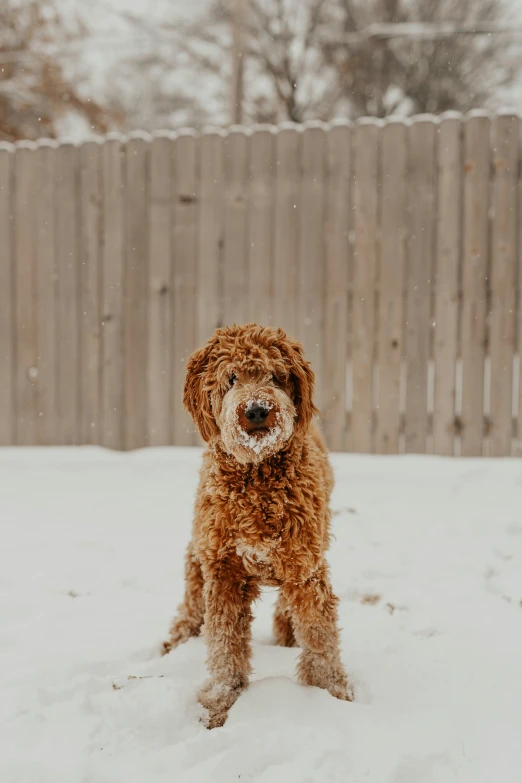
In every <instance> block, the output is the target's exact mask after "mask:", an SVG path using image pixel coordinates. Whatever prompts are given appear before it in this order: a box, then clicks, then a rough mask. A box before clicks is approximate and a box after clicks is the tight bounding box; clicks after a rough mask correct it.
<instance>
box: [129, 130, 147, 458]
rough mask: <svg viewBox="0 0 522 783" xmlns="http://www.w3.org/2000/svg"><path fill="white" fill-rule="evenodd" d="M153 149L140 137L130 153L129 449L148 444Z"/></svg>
mask: <svg viewBox="0 0 522 783" xmlns="http://www.w3.org/2000/svg"><path fill="white" fill-rule="evenodd" d="M148 151H149V143H148V142H147V141H145V139H143V138H139V137H133V138H130V139H129V141H128V142H127V147H126V150H125V153H126V154H125V161H126V202H125V203H126V237H127V247H126V261H125V263H126V266H125V277H124V280H125V284H124V288H123V291H124V296H123V303H124V304H123V307H124V309H123V312H124V330H123V334H124V344H123V354H124V368H125V370H124V372H125V389H124V391H125V393H124V398H125V447H126V448H127V449H136V448H141V447H143V446H146V445H147V344H148V335H147V331H148V323H147V305H148V296H147V292H148V212H147V203H148V193H147V178H148V163H149V161H148Z"/></svg>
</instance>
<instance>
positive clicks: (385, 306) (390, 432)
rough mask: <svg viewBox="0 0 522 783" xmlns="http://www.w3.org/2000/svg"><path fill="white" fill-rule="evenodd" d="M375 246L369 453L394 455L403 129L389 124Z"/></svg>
mask: <svg viewBox="0 0 522 783" xmlns="http://www.w3.org/2000/svg"><path fill="white" fill-rule="evenodd" d="M380 216H381V217H380V220H381V243H380V286H379V291H380V296H379V319H378V320H379V325H378V345H377V356H378V368H379V398H378V409H377V423H376V434H375V450H376V451H377V452H379V453H382V454H396V453H397V452H398V450H399V432H400V385H401V359H402V356H403V354H404V346H403V323H404V299H403V291H404V279H405V271H404V263H405V248H404V243H405V239H406V127H405V125H404V123H402V122H393V121H390V122H388V123H386V125H385V126H384V128H383V130H382V149H381V204H380Z"/></svg>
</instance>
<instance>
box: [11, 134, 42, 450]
mask: <svg viewBox="0 0 522 783" xmlns="http://www.w3.org/2000/svg"><path fill="white" fill-rule="evenodd" d="M34 162H35V148H34V145H33V144H31V143H29V142H22V143H20V144H18V145H17V149H16V153H15V156H14V246H13V250H14V278H15V280H14V284H15V285H14V290H15V325H14V336H15V390H14V396H15V433H14V435H15V443H16V444H17V445H19V446H30V445H33V444H34V443H35V442H36V418H37V407H38V399H37V385H36V384H37V378H38V345H37V338H36V313H37V300H36V295H37V292H36V279H35V225H36V220H35V212H36V210H35V196H36V194H35V177H34Z"/></svg>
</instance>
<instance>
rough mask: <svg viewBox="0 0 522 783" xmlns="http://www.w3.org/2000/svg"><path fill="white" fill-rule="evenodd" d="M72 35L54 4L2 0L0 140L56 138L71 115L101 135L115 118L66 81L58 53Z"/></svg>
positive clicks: (42, 1)
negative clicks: (62, 122)
mask: <svg viewBox="0 0 522 783" xmlns="http://www.w3.org/2000/svg"><path fill="white" fill-rule="evenodd" d="M70 34H71V33H70V32H69V31H67V30H66V26H64V25H63V24H62V20H61V18H60V15H59V13H58V12H57V10H56V8H55V6H54V3H53V2H52V0H27V2H25V3H23V4H21V3H18V2H11V0H4V2H2V4H1V5H0V139H4V140H10V141H13V140H16V139H22V138H25V139H36V138H38V137H40V136H49V137H54V136H56V135H57V133H58V131H59V125H60V120H62V119H63V118H64V117H66V116H68V115H69V116H70V115H71V114H76V115H77V116H80V117H82V118H83V120H84V121H85V124H86V125H87V126H88V127H89V128H91V129H92V130H94V131H100V132H103V131H105V130H107V129H108V128H109V127H110V126H111V125H112V123H113V122H114V121H115V120H116V117H115V116H114V115H113V114H112V113H111V112H108V111H105V110H104V109H103V108H102V107H100V106H99V105H97V104H96V103H95V102H94V101H92V100H90V99H89V98H88V97H87V96H83V95H82V94H81V93H80V91H79V90H78V85H73V84H72V83H71V82H70V81H69V80H68V79H67V78H66V77H65V75H64V71H63V67H62V65H61V63H60V62H59V60H58V58H57V54H56V53H57V47H58V45H59V44H60V43H61V44H63V43H64V41H65V40H67V38H68V37H69V35H70ZM75 34H76V35H78V30H77V31H76V33H75Z"/></svg>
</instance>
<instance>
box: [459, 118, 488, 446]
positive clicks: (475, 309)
mask: <svg viewBox="0 0 522 783" xmlns="http://www.w3.org/2000/svg"><path fill="white" fill-rule="evenodd" d="M489 140H490V120H489V118H488V117H487V116H480V115H478V114H475V115H474V116H471V117H469V118H468V119H467V120H466V121H465V124H464V238H463V268H462V292H463V301H462V327H461V329H462V348H461V351H462V440H461V453H462V456H464V457H476V456H480V455H481V454H482V440H483V434H484V357H485V340H486V276H487V255H488V237H489V230H488V210H489V175H490V145H489Z"/></svg>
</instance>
